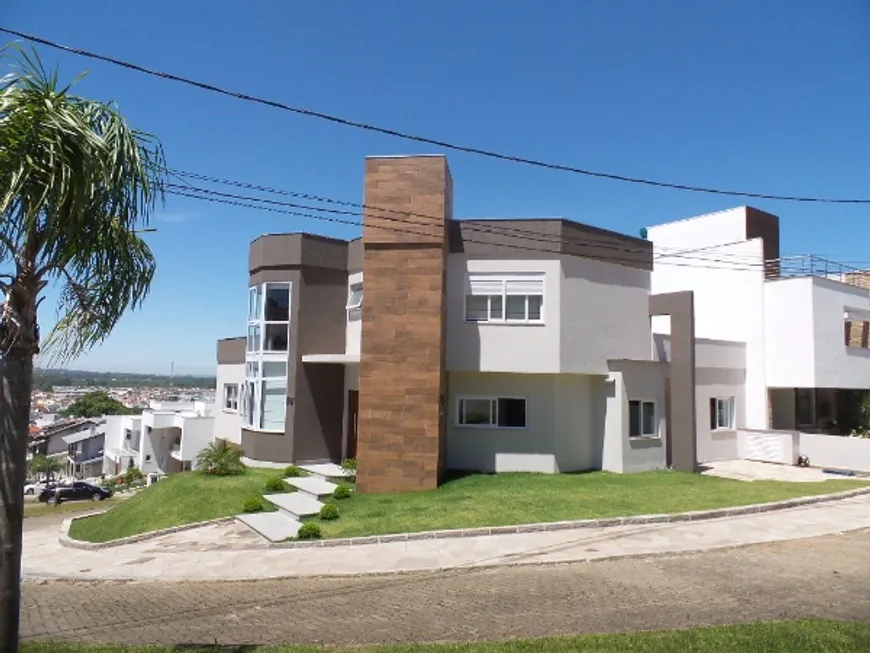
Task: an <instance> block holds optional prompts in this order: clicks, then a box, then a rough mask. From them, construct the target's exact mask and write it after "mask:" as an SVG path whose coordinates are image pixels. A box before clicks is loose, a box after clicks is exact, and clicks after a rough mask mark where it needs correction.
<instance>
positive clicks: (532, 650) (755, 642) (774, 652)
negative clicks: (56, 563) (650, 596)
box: [21, 621, 870, 653]
mask: <svg viewBox="0 0 870 653" xmlns="http://www.w3.org/2000/svg"><path fill="white" fill-rule="evenodd" d="M182 651H184V653H242V652H244V653H327V652H329V651H333V652H337V651H346V652H347V653H350V652H351V651H353V652H354V653H575V652H582V653H866V652H867V651H870V624H860V623H848V622H836V621H791V622H774V623H759V624H746V625H741V626H723V627H717V628H697V629H692V630H672V631H664V632H653V633H632V634H629V635H584V636H580V637H556V638H549V639H528V640H512V641H508V642H492V643H481V644H409V645H398V646H394V645H391V646H379V647H367V648H354V649H333V648H321V647H314V646H283V647H267V646H264V647H253V646H240V647H230V646H228V647H215V646H212V647H202V648H193V647H188V646H185V647H183V648H182V647H177V648H176V647H157V646H155V647H125V646H108V645H106V646H101V645H98V644H61V643H35V642H25V643H23V644H22V645H21V653H170V652H176V653H181V652H182Z"/></svg>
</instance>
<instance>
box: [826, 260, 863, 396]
mask: <svg viewBox="0 0 870 653" xmlns="http://www.w3.org/2000/svg"><path fill="white" fill-rule="evenodd" d="M812 286H813V320H812V322H813V339H814V342H815V356H814V358H815V368H816V378H815V386H814V387H816V388H855V389H867V388H870V350H868V349H861V348H858V347H846V342H845V328H844V322H845V320H844V317H843V316H844V312H845V311H846V310H848V309H853V310H856V311H858V312H860V313H867V312H868V311H870V291H867V290H865V289H864V288H858V287H856V286H851V285H848V284H844V283H840V282H838V281H832V280H829V279H821V278H819V277H813V278H812Z"/></svg>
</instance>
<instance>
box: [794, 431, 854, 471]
mask: <svg viewBox="0 0 870 653" xmlns="http://www.w3.org/2000/svg"><path fill="white" fill-rule="evenodd" d="M799 442H800V444H799V449H800V453H802V454H803V455H805V456H808V457H809V459H810V464H811V465H812V466H813V467H830V468H832V469H852V470H855V471H860V472H870V439H868V438H848V437H843V436H838V435H815V434H809V433H801V434H800V436H799Z"/></svg>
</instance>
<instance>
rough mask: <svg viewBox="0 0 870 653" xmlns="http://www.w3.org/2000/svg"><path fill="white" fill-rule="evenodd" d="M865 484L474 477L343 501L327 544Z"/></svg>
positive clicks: (744, 501)
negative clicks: (336, 539)
mask: <svg viewBox="0 0 870 653" xmlns="http://www.w3.org/2000/svg"><path fill="white" fill-rule="evenodd" d="M863 485H864V484H863V483H861V482H860V481H854V480H845V479H832V480H829V481H822V482H819V483H784V482H781V481H752V482H746V481H736V480H731V479H726V478H719V477H715V476H701V475H698V474H686V473H681V472H664V471H659V472H642V473H638V474H612V473H608V472H589V473H586V474H492V475H471V476H465V477H461V478H457V479H455V480H452V481H450V482H447V483H445V484H444V485H442V486H441V487H440V488H438V489H437V490H426V491H422V492H407V493H396V494H359V495H354V496H353V497H352V498H350V499H346V500H344V501H338V502H337V504H338V506H339V510H340V511H341V518H340V519H337V520H335V521H331V522H322V523H321V528H322V530H323V536H324V537H353V536H361V535H385V534H390V533H405V532H414V531H422V530H440V529H451V528H474V527H478V526H507V525H513V524H524V523H531V522H552V521H562V520H570V519H588V518H596V517H618V516H627V515H641V514H656V513H674V512H686V511H690V510H704V509H712V508H722V507H727V506H740V505H748V504H753V503H766V502H769V501H779V500H783V499H791V498H794V497H801V496H810V495H817V494H828V493H831V492H838V491H841V490H849V489H855V488H858V487H862V486H863Z"/></svg>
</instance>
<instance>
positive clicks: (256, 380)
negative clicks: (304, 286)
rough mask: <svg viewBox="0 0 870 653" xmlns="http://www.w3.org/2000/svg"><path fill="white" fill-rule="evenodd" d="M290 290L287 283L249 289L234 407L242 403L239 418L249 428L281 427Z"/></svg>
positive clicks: (283, 413) (283, 414) (288, 343)
mask: <svg viewBox="0 0 870 653" xmlns="http://www.w3.org/2000/svg"><path fill="white" fill-rule="evenodd" d="M291 291H292V285H291V284H290V283H264V284H262V285H261V286H255V287H253V288H251V289H250V291H249V300H248V343H247V345H248V346H247V354H246V357H245V358H246V360H245V382H244V385H243V386H242V392H241V393H239V391H238V386H236V387H237V390H236V395H235V401H234V404H235V408H234V410H238V409H239V404H241V412H242V421H243V423H244V425H245V426H247V427H250V428H255V429H262V430H265V431H283V430H284V420H285V415H286V410H287V409H286V407H287V359H288V353H289V350H290V301H291V297H292V292H291ZM224 403H225V406H226V405H227V397H226V396H225V402H224ZM231 410H232V409H231Z"/></svg>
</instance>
